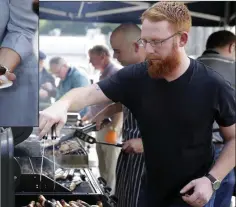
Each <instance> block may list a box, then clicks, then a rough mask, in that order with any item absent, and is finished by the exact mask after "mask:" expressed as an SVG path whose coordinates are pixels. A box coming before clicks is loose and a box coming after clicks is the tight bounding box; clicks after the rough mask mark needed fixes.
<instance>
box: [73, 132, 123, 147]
mask: <svg viewBox="0 0 236 207" xmlns="http://www.w3.org/2000/svg"><path fill="white" fill-rule="evenodd" d="M74 136H76V137H78V138H79V139H81V140H83V141H84V142H87V143H89V144H102V145H109V146H114V147H123V144H119V143H118V144H111V143H107V142H98V141H97V140H96V139H95V138H94V137H92V136H90V135H88V134H85V133H84V132H83V131H80V130H76V131H75V134H74Z"/></svg>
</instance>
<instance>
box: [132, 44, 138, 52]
mask: <svg viewBox="0 0 236 207" xmlns="http://www.w3.org/2000/svg"><path fill="white" fill-rule="evenodd" d="M133 46H134V51H135V52H138V51H139V44H138V43H137V42H133Z"/></svg>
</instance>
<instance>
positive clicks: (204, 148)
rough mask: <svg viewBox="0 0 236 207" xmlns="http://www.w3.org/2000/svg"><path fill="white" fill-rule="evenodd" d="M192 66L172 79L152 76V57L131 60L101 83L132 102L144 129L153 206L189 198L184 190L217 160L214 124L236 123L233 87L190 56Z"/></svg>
mask: <svg viewBox="0 0 236 207" xmlns="http://www.w3.org/2000/svg"><path fill="white" fill-rule="evenodd" d="M190 60H191V61H190V66H189V68H188V69H187V71H186V72H185V73H184V74H183V75H182V76H180V77H179V78H178V79H176V80H174V81H171V82H167V81H166V80H164V79H151V78H150V77H149V75H148V73H147V63H146V62H144V63H141V64H135V65H130V66H128V67H125V68H123V69H122V70H120V71H119V72H117V73H116V74H115V75H113V76H112V77H110V78H109V79H106V80H103V81H101V82H99V83H98V85H99V87H100V88H101V90H102V91H103V93H104V94H105V95H106V96H107V97H108V98H109V99H111V100H113V101H114V102H121V103H122V104H124V105H125V106H127V107H128V108H129V109H130V110H131V112H132V113H133V114H134V116H135V117H136V119H137V121H138V124H139V128H140V130H141V134H142V138H143V144H144V151H145V162H146V167H147V178H148V193H147V195H148V201H149V204H148V206H153V205H155V206H161V207H165V206H168V205H169V204H179V203H184V201H183V200H182V198H181V196H180V194H179V192H180V190H181V189H182V188H183V187H184V186H185V185H186V184H187V183H188V182H190V181H191V180H193V179H196V178H199V177H202V176H204V175H205V174H206V173H208V172H209V170H210V168H211V166H212V164H213V149H212V145H211V139H212V124H213V122H214V120H216V121H217V123H218V124H219V125H220V126H230V125H233V124H234V123H235V97H234V89H233V88H232V87H231V86H230V85H229V83H228V82H226V81H225V80H224V79H223V77H222V76H220V75H219V74H218V73H217V72H215V71H213V70H212V69H210V68H208V67H207V66H205V65H204V64H202V63H200V62H198V61H196V60H193V59H190Z"/></svg>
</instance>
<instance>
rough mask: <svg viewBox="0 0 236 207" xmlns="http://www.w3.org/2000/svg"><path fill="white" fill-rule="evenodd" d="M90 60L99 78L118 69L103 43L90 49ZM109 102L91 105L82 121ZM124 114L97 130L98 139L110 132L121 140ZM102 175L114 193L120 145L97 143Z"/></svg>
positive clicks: (119, 114)
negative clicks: (98, 72)
mask: <svg viewBox="0 0 236 207" xmlns="http://www.w3.org/2000/svg"><path fill="white" fill-rule="evenodd" d="M89 60H90V63H91V64H92V65H93V67H94V68H95V70H99V71H100V77H99V80H104V79H105V78H108V77H110V76H111V75H113V74H114V73H116V72H117V71H118V68H117V67H116V66H115V65H114V64H113V63H112V62H111V59H110V53H109V51H108V49H107V48H106V47H105V46H103V45H96V46H94V47H93V48H91V49H90V50H89ZM107 105H108V104H99V105H95V106H91V107H89V111H88V113H86V114H85V116H84V117H82V121H87V120H91V119H93V118H94V117H95V116H96V115H97V114H98V113H99V112H100V111H102V110H103V109H104V108H105V107H106V106H107ZM122 120H123V114H122V113H121V112H120V113H117V114H115V115H114V116H113V117H112V123H110V124H109V125H107V126H105V127H104V128H102V129H101V130H100V131H98V132H96V139H97V141H100V142H104V141H105V136H106V135H107V134H108V133H109V132H111V133H112V132H114V133H115V134H116V136H117V137H116V138H117V141H119V136H120V131H121V127H122ZM96 150H97V155H98V162H99V171H100V175H101V176H102V177H103V178H104V179H105V180H106V181H107V184H108V186H110V187H111V188H112V193H113V191H114V190H115V182H116V176H115V169H116V163H117V159H118V156H119V153H120V149H118V147H113V146H106V145H98V144H97V145H96Z"/></svg>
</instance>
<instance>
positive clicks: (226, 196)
mask: <svg viewBox="0 0 236 207" xmlns="http://www.w3.org/2000/svg"><path fill="white" fill-rule="evenodd" d="M222 148H223V145H221V146H220V145H215V159H217V158H218V157H219V155H220V152H221V151H222ZM234 185H235V172H234V170H232V171H231V172H230V173H229V174H228V175H227V176H226V177H225V178H224V179H223V181H222V183H221V186H220V188H219V189H218V190H217V191H216V198H215V203H214V207H229V206H230V203H231V199H232V195H233V191H234Z"/></svg>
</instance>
